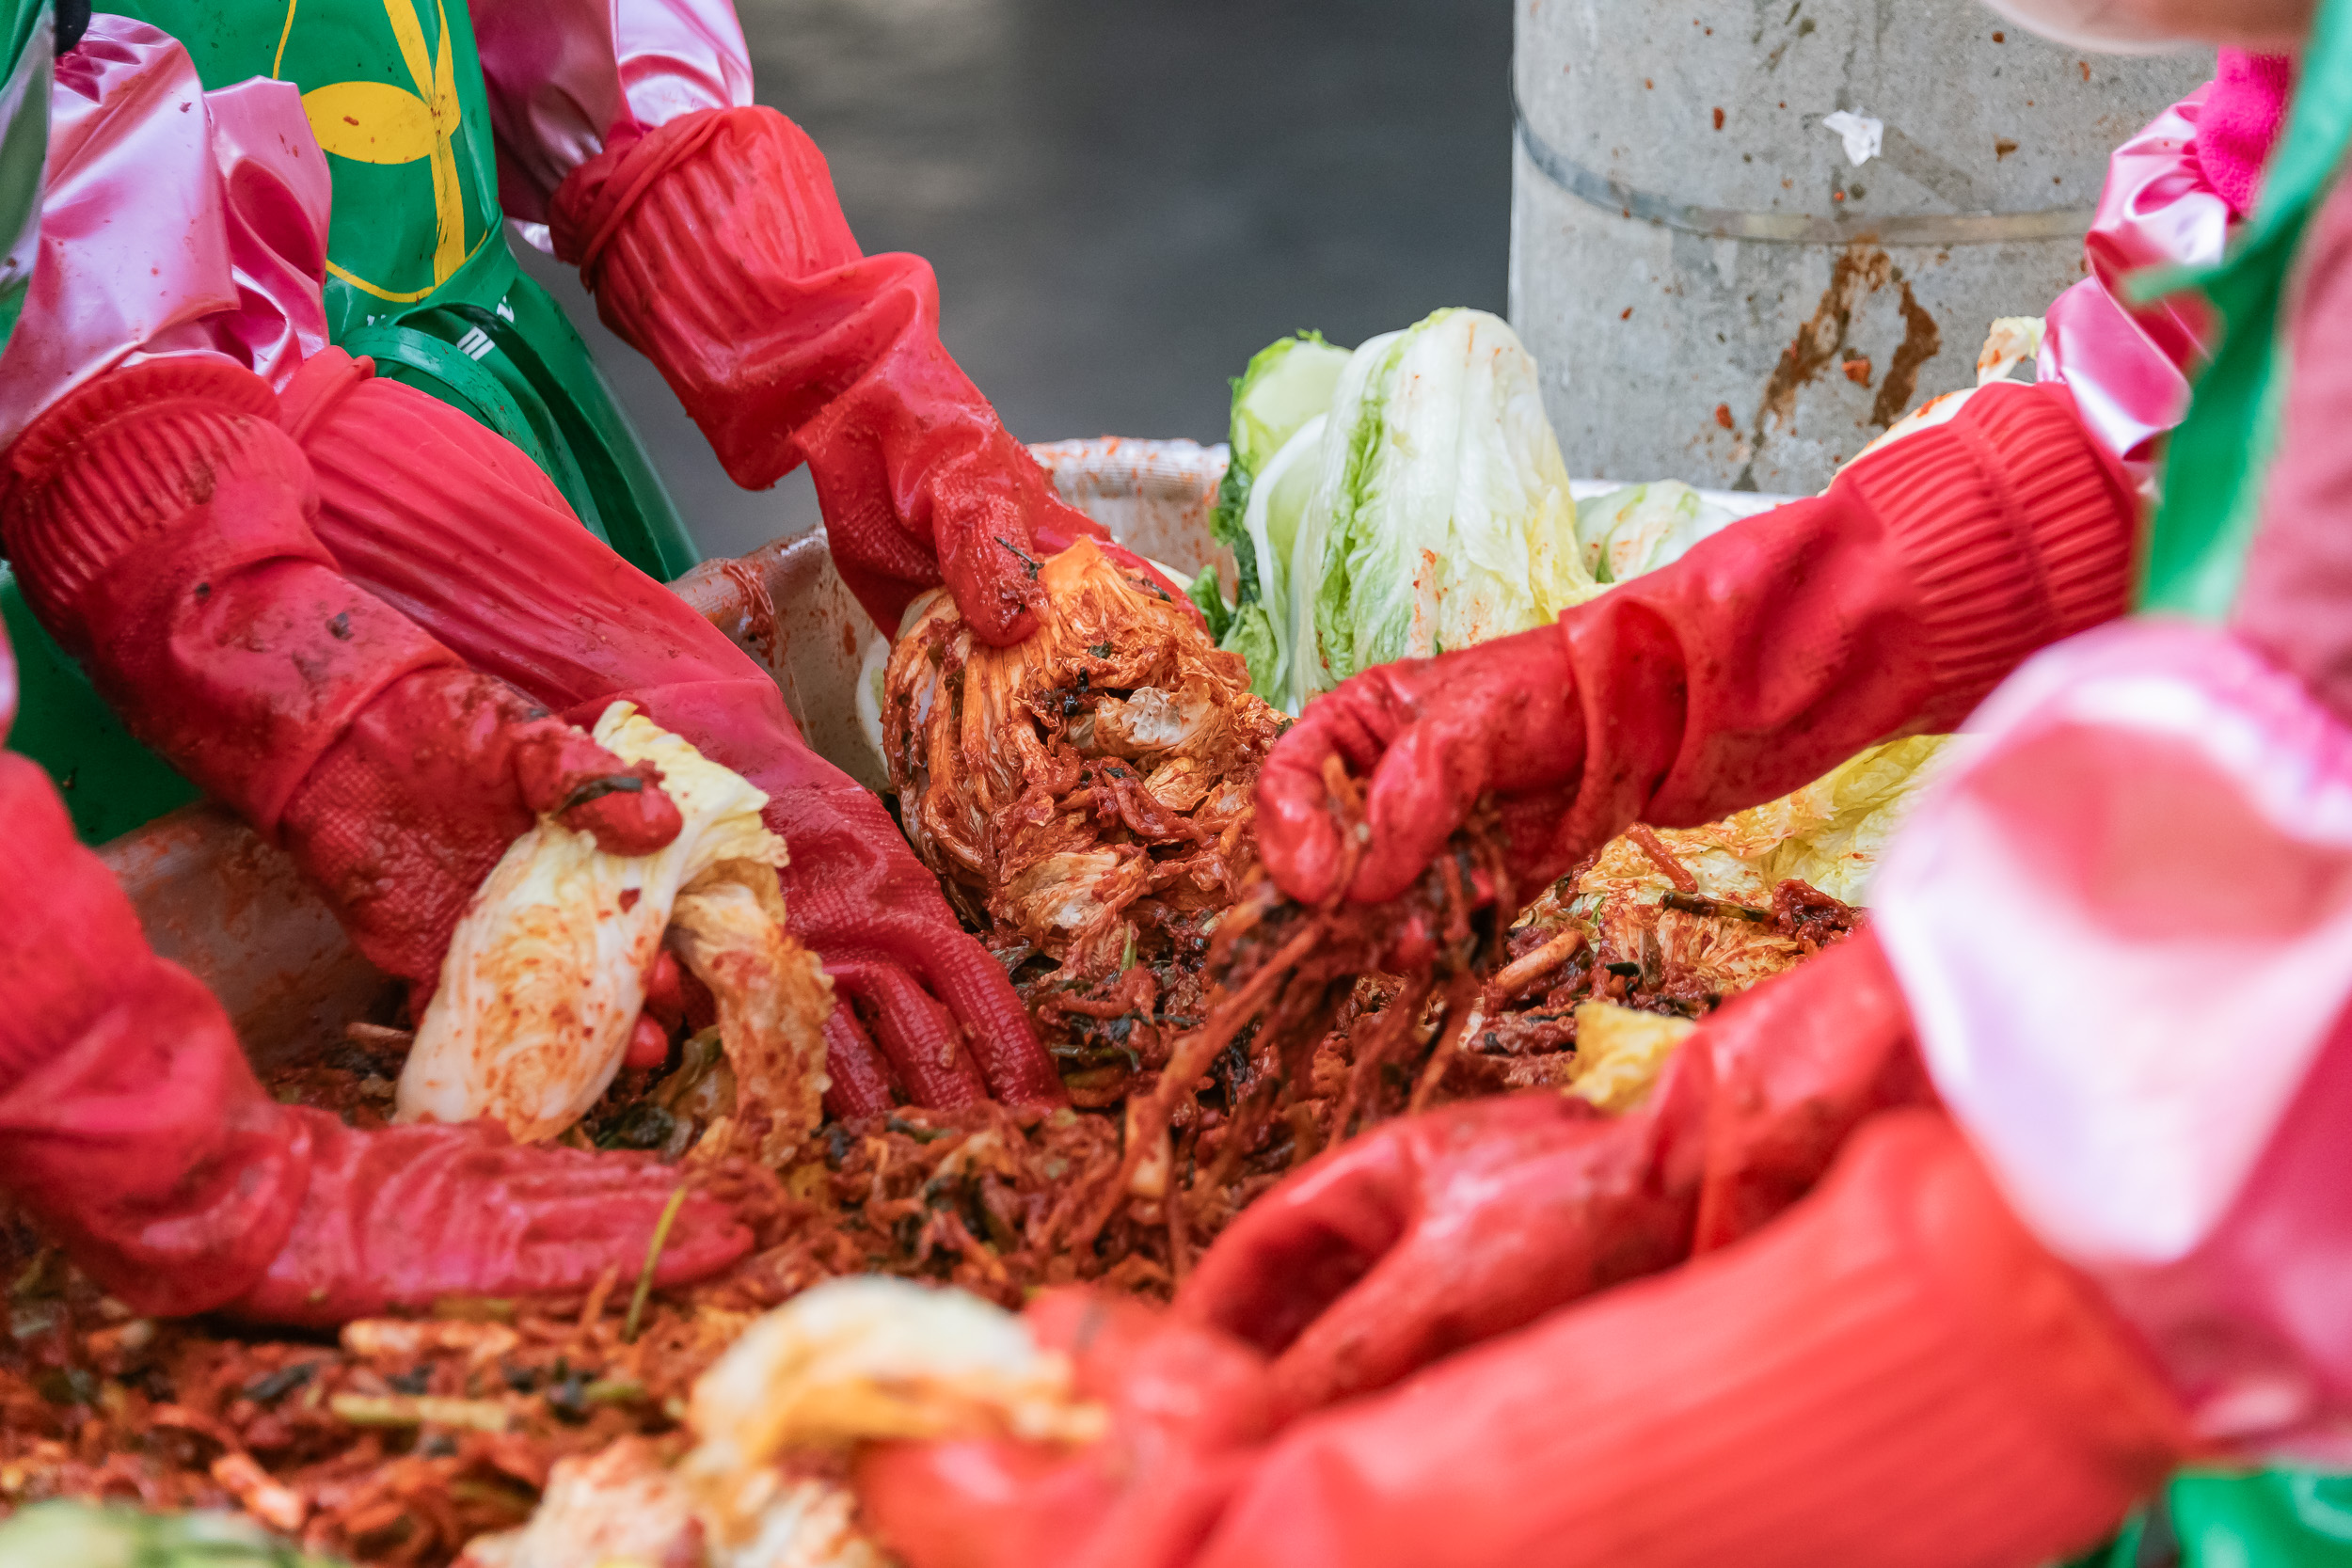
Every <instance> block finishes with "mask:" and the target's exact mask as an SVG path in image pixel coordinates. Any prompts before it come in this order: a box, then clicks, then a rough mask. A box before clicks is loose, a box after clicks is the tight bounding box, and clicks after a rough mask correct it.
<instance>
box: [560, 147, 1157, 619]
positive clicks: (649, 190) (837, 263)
mask: <svg viewBox="0 0 2352 1568" xmlns="http://www.w3.org/2000/svg"><path fill="white" fill-rule="evenodd" d="M548 227H549V230H550V231H551V232H552V234H553V236H554V242H555V250H556V254H557V255H558V256H561V257H562V258H563V259H564V260H565V261H572V262H576V263H577V264H578V265H579V267H580V280H581V281H582V282H583V283H584V284H586V285H587V287H588V289H589V290H590V292H591V293H594V294H595V295H596V310H597V314H598V315H600V316H601V317H602V318H603V319H604V323H605V325H608V326H610V327H612V330H613V331H614V332H616V333H618V334H620V336H621V337H623V338H624V339H626V340H628V341H629V342H630V343H631V344H633V345H634V346H635V347H637V348H638V349H639V350H641V351H642V352H643V353H644V355H645V356H647V357H648V358H650V359H652V360H653V362H654V363H655V364H656V365H657V366H659V367H660V370H661V373H662V375H663V376H664V377H666V378H667V379H668V381H669V383H670V386H671V388H672V389H673V390H675V392H676V393H677V395H678V398H679V399H680V401H682V402H683V403H684V404H686V411H687V412H688V413H689V414H691V415H692V416H693V419H694V422H695V423H696V424H698V425H700V426H701V427H702V430H703V434H704V435H705V436H708V437H709V438H710V444H711V446H712V448H713V449H715V450H716V451H717V452H718V454H719V461H720V462H721V463H723V464H724V465H725V466H726V470H727V473H728V474H729V476H730V477H732V478H733V479H734V480H735V482H736V483H738V484H740V485H743V486H745V487H746V488H748V489H764V488H765V487H767V486H768V485H771V484H773V483H775V482H776V481H777V480H779V479H781V478H783V477H784V476H785V475H786V474H787V473H789V472H791V471H792V469H794V468H795V467H799V466H800V465H801V464H802V463H803V461H805V462H806V463H807V464H808V467H809V473H810V475H811V477H813V478H814V479H815V480H816V482H817V498H818V501H819V502H820V503H821V504H822V506H823V508H824V513H825V531H826V535H827V537H828V539H829V540H830V541H831V543H832V546H833V556H834V564H835V565H836V566H837V567H838V568H839V569H840V572H841V577H842V580H843V581H845V582H847V583H848V584H849V586H850V592H851V593H852V594H856V595H857V599H858V602H859V603H860V604H862V605H864V606H865V607H866V612H867V613H868V614H870V615H872V616H873V617H874V624H875V625H876V626H881V627H882V630H883V631H885V632H895V631H897V630H898V622H899V618H900V617H901V616H902V615H903V614H904V613H905V611H906V607H907V605H908V604H909V602H911V601H912V600H913V599H914V596H915V595H916V594H919V593H921V592H923V591H924V590H925V589H927V588H932V587H936V586H938V585H939V584H940V583H941V582H943V581H944V582H945V583H946V585H947V588H948V591H949V592H950V593H952V594H954V595H955V600H956V608H957V609H958V610H960V611H961V612H962V615H963V618H964V619H965V620H966V621H967V622H969V623H970V624H971V626H972V629H973V632H974V634H975V635H976V636H977V637H978V638H980V640H981V641H985V642H989V643H993V644H995V645H997V646H1000V647H1001V646H1005V645H1007V644H1009V643H1013V642H1018V641H1021V640H1022V639H1023V638H1025V637H1026V636H1028V634H1029V633H1030V632H1031V631H1033V630H1035V629H1036V626H1037V620H1036V612H1035V610H1034V609H1033V607H1034V605H1035V604H1036V602H1037V598H1038V594H1039V593H1040V590H1039V588H1038V584H1037V563H1038V562H1040V561H1041V560H1043V559H1044V558H1045V557H1047V556H1050V555H1053V554H1055V553H1056V552H1057V551H1059V550H1060V549H1062V548H1063V547H1064V546H1067V545H1069V543H1070V542H1071V541H1072V540H1073V539H1074V538H1076V537H1077V536H1078V535H1080V534H1082V533H1083V534H1086V535H1089V537H1091V538H1093V539H1095V540H1097V541H1098V542H1100V543H1103V544H1105V545H1108V544H1109V539H1108V536H1107V535H1105V534H1104V532H1103V531H1102V529H1100V528H1099V527H1097V526H1096V525H1095V524H1094V523H1093V522H1092V521H1091V520H1090V519H1089V518H1088V517H1087V516H1086V515H1085V514H1083V513H1081V512H1078V511H1076V510H1075V509H1073V508H1072V507H1070V506H1067V505H1065V504H1063V502H1062V501H1061V499H1059V498H1058V497H1057V496H1056V495H1055V493H1054V486H1053V483H1052V482H1051V481H1050V480H1049V479H1047V477H1046V475H1045V473H1044V470H1043V469H1041V468H1040V467H1038V465H1037V462H1036V460H1035V459H1034V458H1032V457H1030V455H1029V454H1028V451H1026V449H1025V448H1024V447H1023V446H1022V445H1021V443H1020V442H1018V441H1016V440H1014V439H1013V438H1012V436H1011V435H1010V434H1009V432H1008V431H1007V430H1006V429H1005V427H1004V424H1003V421H1001V420H998V419H997V417H996V410H995V409H994V408H993V407H991V406H990V405H989V402H988V400H987V399H986V398H984V397H982V396H981V395H980V393H979V389H978V388H976V387H974V386H973V385H972V383H971V381H970V379H969V378H968V377H966V376H965V375H964V373H963V372H962V370H961V369H960V368H959V367H958V366H957V364H956V362H955V360H954V359H952V358H950V357H949V356H948V354H947V350H946V348H945V347H944V346H943V345H942V344H941V342H940V341H939V285H938V282H937V280H936V279H934V278H933V277H932V276H931V269H930V263H929V262H927V261H924V260H923V259H922V258H921V257H919V256H866V255H864V254H862V253H861V252H860V251H859V250H858V247H857V242H856V240H854V239H853V238H851V237H850V224H849V220H848V219H847V218H846V217H844V216H843V215H842V213H841V204H840V201H839V200H838V198H835V197H834V189H833V177H832V175H831V174H830V173H829V172H828V171H827V169H826V167H825V159H824V154H822V153H821V152H819V151H818V150H817V145H816V144H815V143H814V142H812V141H810V140H809V139H808V136H807V135H805V134H804V133H803V131H802V130H801V128H800V127H799V126H797V125H795V124H793V123H792V122H791V121H790V120H788V119H785V118H784V116H782V115H780V114H778V113H776V111H774V110H773V109H765V108H742V109H712V110H707V111H704V112H702V113H699V114H691V115H684V116H681V117H679V118H678V119H674V120H672V121H670V122H669V123H668V124H666V125H663V126H662V127H660V129H659V130H656V131H654V132H652V133H650V134H649V135H646V136H644V138H643V139H641V140H639V141H636V142H633V143H630V144H629V145H628V147H626V148H624V149H621V150H615V151H609V152H606V153H604V154H602V155H600V156H598V157H596V158H593V159H591V160H589V162H587V163H586V164H583V165H581V166H580V167H579V168H577V169H575V170H573V171H572V173H571V175H570V177H569V178H567V179H566V180H565V181H564V183H563V185H562V187H561V188H559V189H558V190H557V191H556V193H555V197H554V199H553V201H552V202H551V203H550V204H549V209H548ZM1110 547H1111V548H1112V550H1113V552H1114V553H1115V554H1117V555H1118V556H1119V557H1120V560H1121V561H1122V562H1124V563H1125V564H1128V565H1131V566H1135V567H1137V568H1141V569H1144V570H1147V571H1148V570H1149V568H1147V567H1144V566H1143V563H1142V562H1140V561H1138V560H1136V559H1135V558H1134V557H1132V556H1129V555H1128V554H1127V552H1125V551H1124V550H1120V549H1119V548H1118V546H1110ZM1152 577H1153V578H1157V577H1158V574H1157V573H1152ZM1172 594H1173V597H1174V598H1175V599H1176V601H1177V602H1178V603H1180V604H1181V603H1184V602H1185V600H1184V594H1183V593H1182V591H1181V590H1174V591H1172Z"/></svg>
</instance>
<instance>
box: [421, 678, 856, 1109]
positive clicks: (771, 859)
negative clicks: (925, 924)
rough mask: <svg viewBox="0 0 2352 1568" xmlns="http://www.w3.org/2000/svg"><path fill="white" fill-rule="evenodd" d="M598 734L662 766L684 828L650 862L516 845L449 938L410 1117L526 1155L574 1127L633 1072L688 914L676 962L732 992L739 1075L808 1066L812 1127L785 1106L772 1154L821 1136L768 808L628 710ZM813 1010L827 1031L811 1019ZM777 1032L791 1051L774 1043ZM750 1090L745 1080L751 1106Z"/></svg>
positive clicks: (577, 842)
mask: <svg viewBox="0 0 2352 1568" xmlns="http://www.w3.org/2000/svg"><path fill="white" fill-rule="evenodd" d="M596 739H597V740H598V741H599V742H600V743H602V744H603V745H604V746H605V747H606V748H607V749H608V750H610V751H611V752H613V753H615V754H616V755H618V756H619V757H621V758H622V759H623V760H624V761H628V762H650V763H652V764H654V765H655V766H656V767H657V768H660V770H661V775H662V787H663V788H664V789H665V790H666V791H668V793H669V796H670V799H671V800H674V801H675V802H676V803H677V808H678V813H679V815H680V816H682V817H683V818H684V826H683V827H682V828H681V829H680V830H679V832H678V835H677V837H676V839H675V840H674V841H673V842H672V843H670V844H669V845H668V846H667V847H663V848H661V849H660V850H657V851H655V852H654V853H653V854H650V855H612V854H607V853H605V852H604V851H603V850H600V849H598V848H597V847H596V840H595V839H594V838H593V837H591V836H590V835H589V834H587V833H583V832H573V831H572V830H570V829H568V828H566V827H564V825H563V824H562V823H560V822H558V821H556V820H555V819H554V818H553V817H552V816H543V817H541V818H540V819H539V821H538V823H537V824H536V825H535V826H534V827H532V829H531V831H530V832H526V833H524V834H523V835H522V836H521V837H520V838H518V839H516V841H515V843H514V844H513V845H512V846H511V847H509V848H508V849H507V851H506V854H505V857H504V858H503V859H501V861H500V862H499V863H498V866H497V867H496V869H494V870H493V871H492V872H491V873H490V876H489V878H488V879H486V880H485V882H484V883H483V885H482V889H481V891H480V892H479V893H477V894H476V895H474V900H473V902H472V904H471V905H469V907H468V909H467V911H466V913H465V916H464V918H463V919H461V920H460V921H459V922H458V924H457V930H456V933H455V935H454V936H453V938H452V939H451V941H450V946H449V952H448V954H447V956H446V957H445V958H443V959H442V962H441V982H440V989H439V990H437V991H435V992H434V995H433V1001H432V1004H431V1006H428V1007H427V1008H426V1009H425V1015H424V1020H423V1022H422V1023H421V1025H420V1026H419V1028H418V1030H417V1040H416V1044H415V1046H414V1048H413V1049H412V1050H411V1051H410V1052H409V1054H408V1063H407V1066H406V1067H405V1069H403V1070H402V1072H401V1076H400V1086H399V1091H398V1095H397V1098H396V1101H395V1103H396V1105H397V1109H398V1119H400V1120H402V1121H452V1122H453V1121H465V1120H469V1119H470V1118H472V1117H482V1116H489V1117H497V1118H498V1119H499V1120H500V1121H501V1122H503V1123H505V1125H506V1128H507V1131H508V1132H511V1133H512V1134H513V1135H514V1136H515V1137H516V1139H517V1140H518V1141H522V1142H531V1141H533V1140H536V1139H542V1138H548V1137H552V1136H553V1135H555V1134H556V1133H558V1132H563V1131H564V1129H565V1128H567V1127H569V1126H571V1125H572V1124H573V1123H574V1122H575V1121H578V1120H579V1119H580V1116H581V1114H582V1113H584V1112H585V1111H586V1110H587V1109H588V1107H589V1106H590V1105H592V1104H594V1103H595V1102H596V1099H597V1098H598V1097H599V1096H600V1095H602V1094H603V1093H604V1091H605V1089H606V1087H607V1086H608V1085H610V1084H611V1083H612V1077H613V1074H614V1073H616V1072H617V1071H618V1070H619V1069H620V1065H621V1057H622V1055H623V1054H624V1053H625V1052H626V1051H627V1049H628V1037H629V1031H630V1030H631V1029H632V1028H633V1027H634V1026H635V1024H636V1022H637V1016H638V1014H639V1012H640V1011H641V1010H642V1009H643V1008H644V1000H645V991H644V980H645V974H646V972H647V970H648V969H649V968H650V967H651V966H652V964H653V961H654V958H655V957H656V956H657V954H658V953H659V951H660V946H661V942H662V936H663V933H664V932H665V931H666V930H668V929H669V927H671V925H672V922H673V919H674V917H675V918H677V919H678V921H679V924H680V927H681V929H680V941H679V947H680V957H681V958H684V959H685V960H686V962H687V964H688V967H689V968H691V969H692V970H693V971H694V973H695V974H697V975H698V976H699V977H700V978H701V979H702V980H703V981H704V983H705V984H707V985H710V986H711V987H712V989H713V990H714V992H716V993H717V994H718V996H719V999H720V1006H721V1012H722V1025H721V1028H722V1037H723V1040H724V1041H725V1043H726V1047H727V1051H728V1054H729V1056H730V1059H731V1060H732V1061H733V1062H734V1063H735V1065H736V1066H737V1069H738V1071H739V1073H741V1072H742V1071H743V1070H744V1064H745V1061H746V1060H747V1059H748V1060H750V1061H751V1062H753V1063H755V1064H757V1066H756V1068H755V1070H757V1071H758V1072H760V1073H762V1074H763V1075H765V1076H766V1077H769V1078H773V1077H774V1076H775V1075H777V1074H778V1073H780V1072H782V1071H784V1070H785V1069H783V1068H782V1067H780V1066H779V1065H778V1059H779V1058H782V1059H784V1060H787V1061H795V1062H797V1063H798V1064H800V1065H799V1070H800V1072H801V1074H802V1080H801V1082H800V1083H799V1084H798V1085H796V1087H795V1089H794V1091H793V1092H792V1093H790V1094H788V1095H787V1103H796V1104H797V1109H798V1112H799V1113H800V1114H799V1115H795V1114H793V1113H792V1112H788V1111H782V1110H781V1108H779V1114H778V1115H776V1116H775V1117H774V1122H773V1124H771V1127H770V1128H769V1129H768V1130H767V1135H766V1136H765V1138H764V1140H763V1141H764V1142H766V1143H767V1144H769V1145H771V1146H773V1145H775V1144H776V1143H777V1142H778V1141H779V1139H782V1140H783V1141H784V1142H785V1143H786V1144H787V1146H788V1144H789V1143H790V1142H791V1141H794V1140H796V1139H797V1138H798V1137H799V1136H801V1135H804V1131H805V1129H803V1128H801V1127H799V1126H797V1125H795V1124H796V1123H798V1122H800V1121H801V1120H803V1119H805V1125H806V1128H813V1127H814V1126H815V1119H814V1116H813V1113H810V1112H809V1110H808V1108H809V1107H811V1106H813V1105H814V1103H815V1101H816V1099H817V1097H818V1096H821V1095H822V1093H823V1091H824V1083H823V1078H822V1072H823V1047H822V1045H821V1042H818V1041H816V1040H815V1039H814V1036H815V1035H816V1032H817V1030H818V1028H819V1027H820V1026H821V1023H822V1021H823V1016H824V1010H825V1007H826V1006H827V1005H828V995H827V990H826V988H825V986H824V981H823V978H822V976H821V975H818V974H816V972H815V960H814V959H813V958H810V957H809V956H808V955H807V954H806V953H805V951H804V950H802V949H800V948H798V947H797V945H796V944H794V943H793V942H792V941H791V939H790V938H789V937H788V936H787V935H786V934H785V933H784V931H783V928H782V925H783V921H782V917H783V903H782V895H781V893H780V892H779V891H778V890H777V886H776V878H775V869H774V868H776V867H778V866H781V865H783V864H785V863H786V861H787V855H786V851H785V844H784V840H782V839H781V838H778V837H777V836H776V835H775V834H774V833H771V832H769V831H768V829H767V827H766V826H765V825H764V824H763V823H762V822H761V821H760V818H759V813H760V808H761V807H763V806H764V805H766V804H767V803H768V798H767V797H766V796H765V795H764V794H762V793H761V792H760V791H759V790H757V789H755V788H754V787H753V786H752V784H750V783H749V782H748V781H747V780H745V779H744V778H743V777H742V776H741V775H739V774H738V773H735V772H733V771H731V770H729V769H727V768H722V767H720V766H719V765H718V764H717V763H714V762H711V761H709V760H707V758H705V757H704V756H703V755H702V754H701V753H700V752H697V751H695V750H694V748H693V747H692V746H691V745H689V744H688V743H687V742H686V741H685V740H683V739H681V738H680V737H678V736H675V735H672V734H671V733H670V732H668V731H667V730H664V729H662V728H660V726H659V725H657V724H655V723H653V722H652V721H650V720H647V719H645V718H644V717H643V716H642V715H640V714H639V713H638V711H637V709H636V708H635V707H634V706H633V705H630V704H628V703H614V704H613V705H612V706H611V707H609V708H607V709H605V712H604V716H603V717H602V718H601V719H599V720H598V721H596ZM728 954H739V955H746V956H748V957H746V958H726V957H725V955H728ZM761 966H765V967H766V968H767V969H768V970H769V971H770V973H769V974H767V975H766V976H765V977H764V978H763V977H761V976H760V975H759V974H757V973H756V972H757V971H758V969H759V968H760V967H761ZM784 968H788V969H789V970H790V971H791V973H790V974H788V975H787V974H779V973H778V971H779V970H780V969H784ZM780 990H793V991H794V994H795V995H796V997H797V998H798V999H799V1000H800V1002H801V1003H802V1004H803V1006H800V1007H799V1008H798V1011H797V1013H796V1014H795V1016H792V1017H789V1018H786V1017H783V1016H782V1014H783V1013H784V1012H785V1011H787V1010H790V1009H785V1008H783V1007H782V1006H780V1004H779V1003H778V1001H777V994H778V992H779V991H780ZM731 991H732V993H733V994H732V995H731V994H730V992H731ZM730 1002H732V1003H733V1005H734V1006H733V1008H732V1010H733V1012H734V1013H735V1018H734V1020H733V1021H732V1022H734V1023H735V1025H736V1027H735V1029H734V1030H733V1032H732V1033H730V1032H729V1030H728V1022H730V1021H729V1020H728V1019H727V1017H726V1015H727V1013H728V1012H729V1010H730V1006H729V1005H730ZM810 1006H814V1008H815V1016H814V1018H809V1017H806V1016H800V1015H804V1014H805V1013H806V1012H808V1011H809V1008H810ZM761 1020H765V1021H766V1024H765V1025H764V1026H762V1025H761V1024H760V1022H759V1021H761ZM763 1027H764V1029H765V1033H763ZM777 1029H782V1030H785V1031H786V1032H787V1034H788V1035H789V1037H788V1038H785V1039H777V1038H775V1037H773V1036H774V1032H775V1031H776V1030H777ZM744 1089H745V1086H744V1085H742V1084H741V1082H740V1081H739V1106H740V1105H741V1104H742V1102H743V1100H744V1098H745V1093H744Z"/></svg>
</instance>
